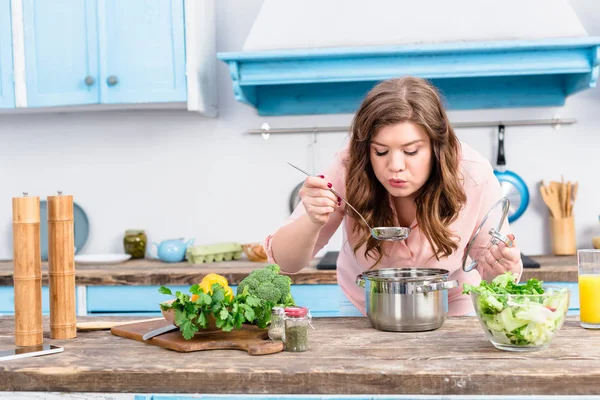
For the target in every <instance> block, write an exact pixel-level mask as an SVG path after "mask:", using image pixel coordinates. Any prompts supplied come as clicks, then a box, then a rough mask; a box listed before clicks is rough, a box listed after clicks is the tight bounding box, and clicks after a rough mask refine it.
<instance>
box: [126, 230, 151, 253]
mask: <svg viewBox="0 0 600 400" xmlns="http://www.w3.org/2000/svg"><path fill="white" fill-rule="evenodd" d="M146 243H148V238H147V237H146V233H145V232H144V231H143V230H136V229H128V230H126V231H125V237H124V238H123V247H124V249H125V253H127V254H130V255H131V258H144V257H145V256H146Z"/></svg>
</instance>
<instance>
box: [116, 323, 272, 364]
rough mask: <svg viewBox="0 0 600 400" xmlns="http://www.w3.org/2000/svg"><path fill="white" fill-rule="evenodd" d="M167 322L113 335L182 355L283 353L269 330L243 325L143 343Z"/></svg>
mask: <svg viewBox="0 0 600 400" xmlns="http://www.w3.org/2000/svg"><path fill="white" fill-rule="evenodd" d="M168 324H169V322H167V321H166V320H164V319H163V320H158V321H144V322H137V323H133V324H128V325H118V326H114V327H112V328H111V330H110V331H111V333H112V334H113V335H116V336H121V337H124V338H127V339H133V340H137V341H139V342H145V343H148V344H153V345H155V346H159V347H163V348H165V349H170V350H175V351H179V352H184V353H186V352H191V351H201V350H230V349H231V350H245V351H247V352H248V354H250V355H253V356H258V355H264V354H273V353H279V352H280V351H283V342H280V341H272V340H270V339H269V336H268V334H267V330H266V329H259V328H258V327H256V326H251V325H243V326H242V328H241V329H235V330H233V331H231V332H223V331H213V332H201V333H200V332H199V333H196V335H194V337H193V338H192V339H190V340H185V339H184V338H183V336H182V335H181V332H180V331H179V330H176V331H172V332H169V333H164V334H162V335H159V336H155V337H153V338H151V339H148V340H144V339H142V336H143V335H144V334H146V333H148V332H150V331H151V330H154V329H158V328H160V327H162V326H166V325H168Z"/></svg>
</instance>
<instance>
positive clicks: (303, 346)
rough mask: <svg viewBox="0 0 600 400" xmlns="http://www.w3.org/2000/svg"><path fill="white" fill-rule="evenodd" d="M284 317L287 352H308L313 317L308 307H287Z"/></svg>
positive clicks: (284, 340) (284, 339)
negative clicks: (309, 332)
mask: <svg viewBox="0 0 600 400" xmlns="http://www.w3.org/2000/svg"><path fill="white" fill-rule="evenodd" d="M284 312H285V315H284V325H285V331H284V338H283V342H284V344H285V350H286V351H306V350H308V327H309V325H310V326H312V324H311V316H310V314H309V312H308V309H307V308H306V307H286V308H285V310H284Z"/></svg>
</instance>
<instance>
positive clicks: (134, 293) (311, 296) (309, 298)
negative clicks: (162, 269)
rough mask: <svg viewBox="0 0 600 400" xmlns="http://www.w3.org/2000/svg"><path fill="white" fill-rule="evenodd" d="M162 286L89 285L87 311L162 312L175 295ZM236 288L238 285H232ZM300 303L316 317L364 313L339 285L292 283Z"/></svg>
mask: <svg viewBox="0 0 600 400" xmlns="http://www.w3.org/2000/svg"><path fill="white" fill-rule="evenodd" d="M158 288H159V286H88V287H87V312H88V313H90V314H94V315H96V314H110V313H136V314H143V313H160V306H159V304H160V302H162V301H167V300H170V299H172V298H173V297H171V296H167V295H164V294H161V293H159V292H158ZM169 288H170V289H171V291H172V292H173V293H175V292H176V291H181V292H184V293H188V290H189V285H173V286H169ZM232 289H233V290H234V291H235V290H236V289H237V286H232ZM291 289H292V295H293V296H294V300H296V303H297V304H298V305H301V306H304V307H308V309H309V310H310V312H311V315H312V316H313V317H342V316H343V317H351V316H362V314H361V313H360V312H359V311H358V310H357V309H356V307H354V306H353V305H352V304H351V303H350V302H349V301H348V299H346V297H345V296H344V293H343V292H342V290H341V288H340V287H339V286H338V285H292V288H291Z"/></svg>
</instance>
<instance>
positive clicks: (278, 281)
mask: <svg viewBox="0 0 600 400" xmlns="http://www.w3.org/2000/svg"><path fill="white" fill-rule="evenodd" d="M291 283H292V280H291V279H290V277H289V276H285V275H277V276H276V277H275V278H274V279H273V285H275V287H276V288H277V289H278V290H279V292H280V293H281V296H280V297H279V299H278V300H277V303H284V300H285V298H286V297H287V295H288V294H289V293H290V284H291Z"/></svg>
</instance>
